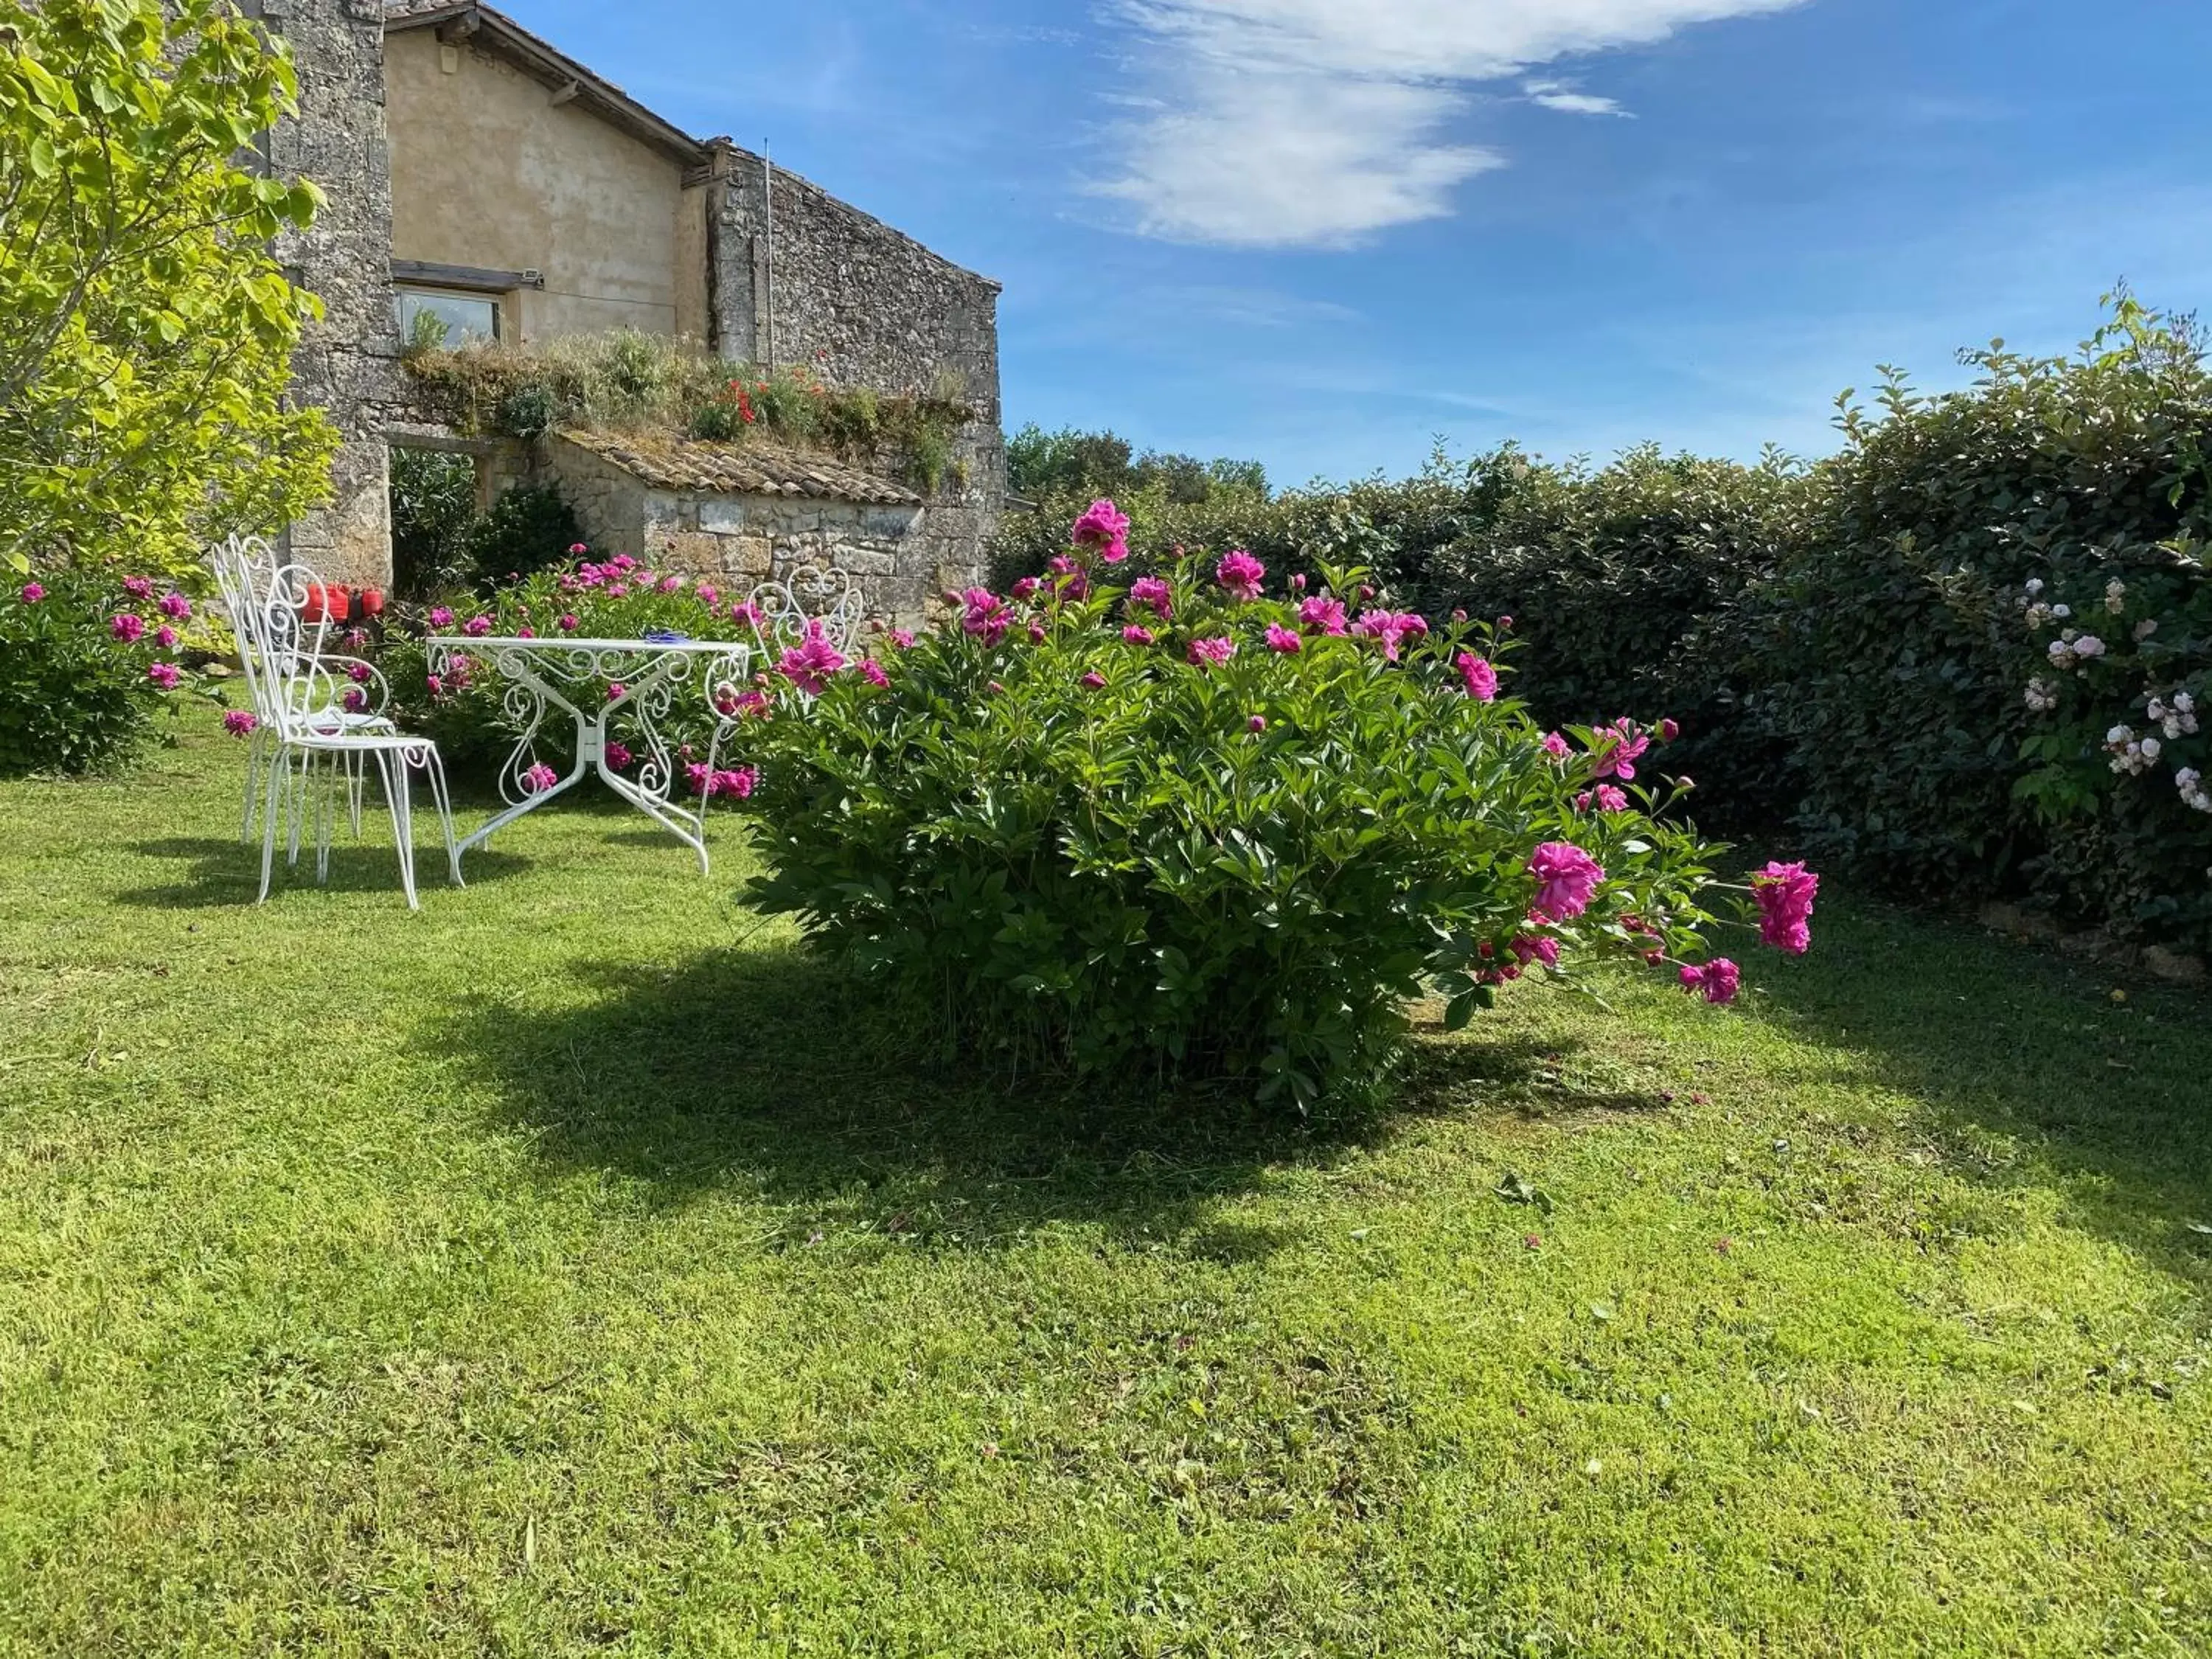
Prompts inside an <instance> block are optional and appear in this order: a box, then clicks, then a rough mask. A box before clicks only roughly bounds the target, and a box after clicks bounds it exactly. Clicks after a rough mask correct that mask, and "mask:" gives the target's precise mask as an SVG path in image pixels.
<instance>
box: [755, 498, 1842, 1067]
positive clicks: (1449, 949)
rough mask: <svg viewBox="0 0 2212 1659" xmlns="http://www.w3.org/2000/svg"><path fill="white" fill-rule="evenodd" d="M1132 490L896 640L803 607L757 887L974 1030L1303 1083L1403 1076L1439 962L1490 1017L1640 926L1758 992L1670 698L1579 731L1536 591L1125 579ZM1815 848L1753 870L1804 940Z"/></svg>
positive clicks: (766, 698)
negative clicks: (831, 656) (817, 624)
mask: <svg viewBox="0 0 2212 1659" xmlns="http://www.w3.org/2000/svg"><path fill="white" fill-rule="evenodd" d="M1117 519H1118V514H1117V513H1115V509H1114V508H1113V506H1112V504H1111V503H1110V502H1103V501H1102V502H1099V503H1096V504H1094V505H1093V506H1092V507H1091V508H1090V509H1089V510H1088V511H1086V512H1085V514H1084V515H1083V519H1082V520H1080V521H1079V525H1078V526H1077V530H1076V533H1075V534H1074V535H1073V537H1072V538H1071V541H1072V546H1071V548H1070V550H1069V551H1068V552H1066V554H1063V555H1060V556H1055V557H1054V560H1053V562H1052V567H1053V568H1050V569H1048V571H1047V572H1046V573H1044V574H1042V575H1040V576H1038V577H1036V578H1032V579H1030V580H1025V581H1024V582H1022V583H1020V584H1018V585H1017V586H1016V587H1015V589H1014V591H1012V592H1009V593H1006V594H1004V595H1001V594H998V593H994V592H990V591H987V590H984V589H971V590H969V591H968V592H963V593H959V594H948V595H947V596H946V599H947V604H948V611H949V614H948V616H947V618H946V620H945V622H944V623H942V625H940V626H939V628H937V629H935V630H934V631H933V632H931V633H929V634H927V635H924V636H922V637H921V638H920V639H908V638H907V637H906V636H903V635H902V636H901V642H902V645H905V646H908V647H910V648H902V649H900V650H898V651H896V652H887V653H882V654H880V655H878V657H877V658H876V659H874V660H873V661H872V664H870V665H869V666H872V667H873V669H874V670H875V671H874V672H873V673H872V674H870V673H866V672H864V671H862V668H861V667H860V666H858V665H847V664H842V663H839V664H835V665H833V664H830V663H829V662H828V661H827V660H826V659H822V658H821V657H819V656H818V655H817V656H815V657H812V658H811V659H810V658H807V657H806V656H805V643H804V642H803V641H797V642H793V646H792V648H791V650H790V652H789V653H787V662H786V663H781V664H778V665H777V666H778V669H779V672H778V673H776V674H773V675H770V676H769V677H767V684H766V685H765V687H764V688H757V690H760V691H762V692H763V693H764V695H763V705H764V707H763V715H762V718H760V719H758V720H754V721H749V722H747V723H746V724H745V725H744V726H743V727H742V728H741V738H740V741H739V744H738V747H740V748H741V749H742V750H743V751H744V760H745V761H746V762H747V763H748V767H749V769H752V770H751V771H750V779H749V783H748V786H747V790H748V793H747V799H746V809H745V810H747V811H750V812H751V813H752V814H754V815H755V817H757V822H758V824H759V829H760V836H759V847H760V851H761V852H762V853H763V855H764V857H765V860H766V862H767V865H768V873H766V874H765V875H763V876H762V877H760V878H757V879H756V881H755V883H754V884H753V887H752V889H751V894H750V896H751V897H752V899H753V901H754V902H756V903H757V905H759V906H760V907H761V908H764V909H766V910H769V911H770V912H775V913H780V914H783V915H790V916H792V917H793V918H795V919H796V920H797V921H799V923H800V924H801V926H802V927H804V928H805V930H806V932H807V933H808V934H809V935H810V936H811V938H812V939H814V940H815V941H816V942H817V944H818V945H819V946H820V947H821V948H823V950H825V951H829V952H830V953H831V954H833V955H834V956H835V957H837V958H839V959H840V960H842V962H844V963H847V964H848V965H849V966H850V967H851V968H852V969H854V970H855V971H857V972H858V973H860V974H861V975H864V976H866V978H867V979H869V980H870V981H872V982H873V983H874V984H875V985H876V986H877V987H878V988H879V991H880V993H881V994H883V995H884V996H885V997H886V998H887V999H889V1000H890V1001H892V1002H893V1003H895V1004H896V1005H900V1006H904V1007H905V1008H906V1009H907V1010H908V1012H910V1013H911V1014H913V1015H914V1016H915V1020H916V1023H917V1024H919V1025H922V1026H925V1027H926V1028H927V1029H929V1030H933V1031H934V1032H936V1033H937V1034H939V1037H940V1039H941V1042H942V1043H943V1046H944V1048H945V1050H946V1052H947V1053H948V1054H956V1053H964V1054H970V1055H974V1056H979V1057H982V1058H985V1059H987V1060H996V1061H1000V1062H1002V1063H1011V1064H1013V1065H1016V1066H1020V1067H1022V1068H1024V1069H1026V1070H1032V1071H1034V1070H1036V1069H1040V1068H1041V1069H1045V1070H1048V1071H1056V1072H1057V1071H1065V1072H1076V1073H1109V1074H1112V1075H1115V1076H1118V1077H1124V1078H1127V1077H1141V1078H1144V1079H1160V1080H1167V1079H1182V1080H1200V1079H1231V1080H1236V1081H1238V1082H1249V1083H1254V1084H1256V1085H1257V1086H1258V1089H1259V1091H1260V1092H1261V1095H1262V1096H1264V1097H1273V1098H1279V1099H1284V1100H1287V1101H1290V1102H1292V1103H1296V1104H1297V1106H1299V1107H1300V1108H1302V1109H1303V1108H1307V1107H1310V1106H1312V1105H1314V1104H1316V1103H1320V1102H1322V1101H1324V1100H1328V1099H1332V1098H1339V1097H1346V1096H1348V1095H1358V1094H1359V1093H1361V1092H1363V1091H1368V1090H1370V1089H1372V1088H1374V1087H1375V1086H1376V1085H1378V1084H1379V1083H1380V1082H1381V1081H1382V1080H1383V1079H1384V1077H1385V1076H1386V1075H1387V1073H1388V1072H1389V1068H1390V1066H1391V1065H1392V1062H1393V1061H1394V1060H1395V1057H1396V1055H1397V1054H1398V1053H1399V1050H1400V1044H1401V1038H1402V1036H1403V1035H1404V1033H1405V1031H1406V1030H1407V1008H1408V1006H1409V1005H1410V1004H1411V1003H1412V1002H1413V1000H1416V999H1418V998H1421V997H1423V996H1425V995H1430V994H1440V995H1442V996H1443V998H1444V999H1445V1000H1446V1001H1445V1007H1446V1011H1447V1012H1446V1020H1447V1024H1449V1025H1451V1026H1453V1027H1455V1028H1456V1027H1458V1026H1461V1025H1463V1024H1465V1023H1466V1022H1467V1021H1468V1019H1469V1018H1471V1017H1472V1016H1473V1014H1474V1012H1475V1010H1476V1009H1478V1008H1479V1007H1483V1006H1488V1005H1489V1003H1490V1001H1491V1000H1492V997H1493V996H1494V995H1495V994H1496V993H1497V991H1498V987H1502V986H1504V985H1506V984H1508V983H1509V982H1510V981H1516V980H1519V979H1522V978H1523V977H1526V976H1532V975H1534V976H1542V977H1547V978H1556V979H1560V980H1565V981H1571V980H1572V979H1573V978H1574V977H1575V976H1576V975H1577V974H1578V973H1579V972H1580V971H1581V970H1582V969H1583V966H1584V965H1585V964H1587V963H1592V962H1595V961H1598V960H1601V959H1603V958H1607V957H1621V958H1626V959H1627V960H1628V961H1630V962H1632V963H1635V964H1637V966H1638V970H1639V971H1650V972H1653V973H1656V974H1662V975H1666V976H1667V978H1668V980H1669V981H1674V980H1677V979H1679V980H1680V982H1681V983H1682V984H1683V985H1684V986H1686V987H1688V988H1690V989H1692V990H1693V991H1694V992H1696V993H1698V994H1702V995H1703V996H1705V998H1707V999H1708V1000H1711V1001H1715V1002H1726V1001H1728V1000H1730V999H1731V998H1733V997H1734V996H1735V994H1736V991H1737V987H1738V983H1739V981H1738V970H1737V968H1736V966H1735V963H1733V962H1732V961H1729V960H1728V959H1727V958H1725V957H1713V956H1712V954H1711V952H1710V951H1708V950H1707V948H1706V945H1705V939H1704V934H1705V930H1706V929H1707V928H1708V927H1710V926H1711V924H1712V923H1713V921H1714V920H1715V918H1714V917H1713V915H1712V914H1711V912H1710V911H1709V909H1708V908H1707V906H1708V904H1709V902H1711V899H1712V897H1713V896H1714V889H1715V887H1716V884H1715V882H1714V881H1713V878H1712V877H1711V872H1710V870H1709V866H1708V860H1709V859H1710V857H1711V850H1712V849H1711V848H1708V847H1707V846H1706V845H1705V843H1704V842H1701V841H1700V840H1699V837H1698V836H1697V835H1696V833H1695V832H1694V830H1693V829H1691V828H1690V827H1689V826H1688V825H1686V823H1683V822H1682V821H1681V820H1680V817H1679V816H1678V815H1676V814H1674V813H1673V812H1671V811H1662V809H1665V808H1668V807H1671V806H1672V805H1674V802H1675V800H1676V799H1677V797H1678V795H1679V793H1680V787H1678V785H1677V783H1676V782H1675V781H1674V780H1672V779H1670V778H1669V777H1668V769H1667V766H1666V761H1665V744H1666V738H1665V737H1664V736H1662V728H1658V727H1651V726H1641V725H1638V724H1637V723H1635V722H1633V721H1632V720H1627V719H1626V718H1624V719H1621V720H1616V721H1614V722H1613V723H1612V724H1610V725H1607V726H1601V727H1595V728H1569V729H1567V730H1565V731H1564V732H1546V731H1545V730H1543V729H1542V728H1541V727H1540V726H1538V725H1536V724H1535V723H1534V721H1533V720H1530V719H1529V717H1528V714H1527V712H1526V711H1525V710H1524V709H1523V708H1522V706H1521V704H1520V703H1518V702H1516V701H1515V700H1514V699H1513V698H1512V697H1511V696H1510V692H1509V688H1508V685H1507V682H1506V678H1505V677H1506V676H1508V675H1510V657H1511V654H1512V652H1513V650H1514V648H1515V647H1513V645H1512V644H1511V643H1510V641H1509V640H1508V639H1507V637H1506V635H1505V632H1504V629H1500V628H1498V627H1494V626H1492V625H1490V624H1486V623H1468V622H1465V621H1464V620H1455V621H1452V622H1434V621H1431V619H1429V618H1427V617H1422V616H1420V615H1419V614H1416V613H1413V612H1409V611H1398V610H1395V609H1394V608H1392V607H1390V606H1389V605H1388V604H1387V603H1386V602H1385V601H1384V600H1383V598H1382V597H1380V596H1378V595H1376V593H1375V592H1372V591H1371V590H1370V588H1369V587H1368V586H1366V583H1365V579H1364V573H1363V572H1361V571H1359V570H1357V569H1347V570H1342V571H1324V572H1322V574H1321V576H1320V577H1319V578H1318V579H1317V580H1316V581H1314V582H1312V583H1310V584H1308V585H1305V586H1301V587H1299V588H1298V589H1297V590H1295V591H1293V592H1291V593H1290V594H1288V595H1287V596H1282V597H1270V596H1269V593H1268V574H1267V569H1266V567H1265V565H1264V563H1263V562H1261V561H1260V560H1259V559H1257V558H1255V557H1254V556H1251V555H1249V554H1237V553H1232V554H1231V555H1229V556H1225V557H1224V558H1222V559H1220V560H1218V561H1217V562H1212V563H1211V564H1208V563H1206V562H1202V561H1200V560H1198V559H1195V558H1193V559H1188V560H1185V561H1183V562H1181V563H1179V564H1176V565H1174V566H1172V567H1165V568H1161V569H1159V570H1158V571H1155V572H1152V573H1149V574H1146V576H1145V577H1143V578H1142V579H1141V580H1138V581H1135V582H1133V583H1131V584H1130V585H1129V586H1127V587H1126V588H1124V587H1121V586H1115V585H1113V576H1114V574H1115V573H1114V571H1113V569H1112V566H1113V564H1114V563H1115V562H1117V559H1118V550H1117V542H1118V538H1119V536H1120V535H1121V532H1120V530H1119V529H1117V528H1116V523H1117ZM1307 586H1310V588H1311V589H1312V591H1306V587H1307ZM802 694H803V695H802ZM1816 885H1817V878H1814V877H1813V876H1812V875H1811V874H1810V873H1809V872H1805V871H1803V870H1802V867H1801V866H1784V865H1770V866H1767V868H1766V870H1765V872H1761V874H1760V875H1759V877H1758V878H1756V879H1755V881H1754V883H1753V887H1752V888H1751V889H1750V890H1748V891H1747V892H1745V893H1744V895H1743V901H1742V902H1741V903H1740V907H1739V908H1741V912H1742V914H1743V915H1744V916H1745V917H1746V918H1747V920H1750V919H1755V920H1756V922H1757V925H1758V926H1759V927H1760V928H1761V930H1762V931H1763V933H1765V938H1766V939H1767V940H1768V941H1769V942H1770V943H1771V944H1773V945H1776V946H1777V947H1778V948H1780V949H1782V950H1784V951H1793V952H1794V951H1801V950H1802V949H1803V948H1804V944H1805V941H1806V938H1807V926H1808V918H1809V916H1810V914H1811V909H1812V903H1813V898H1814V889H1815V887H1816Z"/></svg>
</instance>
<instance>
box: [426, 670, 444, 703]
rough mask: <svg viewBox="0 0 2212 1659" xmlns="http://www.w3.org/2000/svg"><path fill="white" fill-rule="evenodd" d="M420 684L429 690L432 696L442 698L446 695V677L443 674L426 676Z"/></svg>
mask: <svg viewBox="0 0 2212 1659" xmlns="http://www.w3.org/2000/svg"><path fill="white" fill-rule="evenodd" d="M422 683H423V684H425V685H427V686H428V687H429V688H430V695H431V696H434V697H442V696H445V695H446V677H445V676H444V675H443V674H431V675H427V676H425V677H424V679H423V682H422Z"/></svg>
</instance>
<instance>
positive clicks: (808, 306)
mask: <svg viewBox="0 0 2212 1659" xmlns="http://www.w3.org/2000/svg"><path fill="white" fill-rule="evenodd" d="M711 149H712V151H713V155H714V162H713V170H714V174H715V177H716V181H717V183H718V185H719V186H720V199H719V200H717V201H715V202H713V203H711V204H709V207H708V211H709V213H710V214H711V215H712V224H713V229H714V235H713V239H712V258H713V260H714V271H713V293H714V318H715V323H716V328H717V337H716V338H717V344H718V346H719V349H720V351H721V354H722V356H725V357H726V358H729V359H730V360H731V361H732V362H750V363H769V362H770V361H771V359H772V360H773V362H775V363H777V364H784V363H803V364H806V365H809V366H810V367H811V368H813V370H814V372H815V373H816V374H819V375H820V376H821V377H822V378H823V380H826V381H828V382H829V383H830V384H831V385H833V386H872V387H874V388H876V389H877V390H878V391H881V392H922V393H931V392H935V393H939V394H942V395H945V396H948V397H951V398H957V399H958V400H959V401H960V402H963V403H964V404H967V405H968V407H969V409H970V410H974V411H975V414H974V418H973V419H971V420H970V421H969V422H967V424H966V425H964V426H963V428H961V430H960V432H959V434H958V435H957V437H956V438H955V440H954V442H953V452H952V465H951V469H950V470H949V471H948V473H947V476H946V483H945V486H944V488H943V489H940V490H939V492H938V493H937V495H936V496H935V498H934V499H933V501H932V502H931V507H930V511H931V516H932V518H933V520H934V530H933V533H934V534H935V535H937V536H938V537H939V538H940V539H941V540H942V541H943V542H944V543H945V544H947V545H955V544H957V545H964V546H965V547H966V548H968V549H969V550H971V551H970V552H969V555H968V556H967V557H966V559H965V561H964V562H965V563H967V564H968V565H969V566H977V565H980V564H981V547H982V544H983V543H984V541H985V540H986V539H987V538H988V537H989V535H990V533H991V531H992V529H993V527H994V526H995V524H996V522H997V518H998V513H999V511H1000V503H1001V502H1002V501H1003V500H1004V498H1005V495H1006V441H1005V439H1004V437H1003V436H1002V435H1001V431H1000V406H999V285H998V283H994V282H993V281H991V280H990V278H988V277H987V276H977V275H976V274H975V272H974V271H972V270H963V269H962V268H961V267H960V266H958V265H956V264H952V263H951V261H950V260H948V259H945V258H941V257H940V256H939V255H938V254H935V253H933V252H930V251H929V249H927V248H926V247H924V246H922V245H921V243H919V242H917V241H915V240H914V239H913V238H912V237H910V236H906V235H902V234H900V233H899V232H897V231H896V230H893V229H892V228H890V226H889V225H886V224H884V222H882V221H880V220H878V219H874V218H871V217H870V216H868V215H866V214H865V213H863V212H861V211H860V210H859V209H857V208H855V207H853V206H850V205H849V204H847V203H844V202H841V201H839V200H838V199H837V198H836V197H834V196H832V195H830V194H829V192H828V191H824V190H823V189H822V188H821V187H820V186H819V185H815V184H812V183H811V182H809V181H808V180H807V179H802V178H800V177H799V175H798V174H796V173H792V172H790V171H788V170H787V169H786V168H783V167H775V168H774V169H773V177H772V178H771V176H770V173H771V170H770V168H769V165H768V164H767V163H766V162H764V161H763V160H762V159H761V158H760V157H759V156H757V155H752V154H751V153H750V152H749V151H746V150H743V149H738V148H737V146H735V145H733V144H730V143H723V142H720V141H717V142H715V143H714V144H713V145H712V146H711ZM771 227H772V228H773V234H772V235H771Z"/></svg>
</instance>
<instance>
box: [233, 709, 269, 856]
mask: <svg viewBox="0 0 2212 1659" xmlns="http://www.w3.org/2000/svg"><path fill="white" fill-rule="evenodd" d="M268 747H269V736H268V733H267V732H266V731H265V730H264V729H263V728H262V727H260V726H256V727H254V729H253V737H252V741H251V742H249V743H248V744H247V745H246V808H245V811H244V813H243V814H242V815H241V816H240V818H239V821H238V838H239V840H240V841H242V842H251V841H252V839H253V799H254V797H255V796H256V795H258V793H260V792H261V761H262V757H263V753H264V750H267V748H268Z"/></svg>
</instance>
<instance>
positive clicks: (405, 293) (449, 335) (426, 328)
mask: <svg viewBox="0 0 2212 1659" xmlns="http://www.w3.org/2000/svg"><path fill="white" fill-rule="evenodd" d="M424 318H429V319H433V320H431V321H428V322H425V321H423V320H422V319H424ZM434 336H435V337H434ZM399 337H400V340H401V341H402V342H403V343H406V344H409V345H445V346H457V345H463V344H465V343H468V342H470V341H471V340H496V339H497V338H499V301H496V300H493V299H487V298H485V297H483V295H475V294H440V293H435V292H433V291H431V290H430V289H414V288H403V289H400V290H399Z"/></svg>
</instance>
